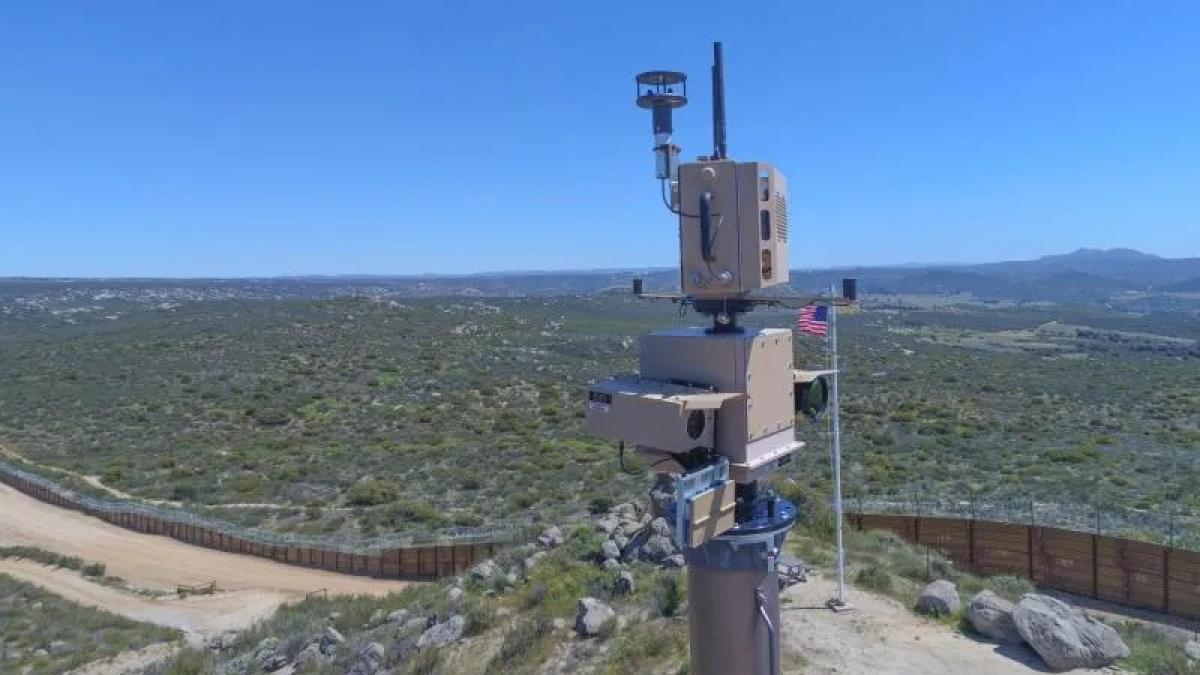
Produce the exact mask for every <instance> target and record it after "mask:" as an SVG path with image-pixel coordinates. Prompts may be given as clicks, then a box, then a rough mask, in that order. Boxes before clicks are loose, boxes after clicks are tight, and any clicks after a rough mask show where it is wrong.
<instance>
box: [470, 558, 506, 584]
mask: <svg viewBox="0 0 1200 675" xmlns="http://www.w3.org/2000/svg"><path fill="white" fill-rule="evenodd" d="M502 573H503V572H502V571H501V570H500V566H499V565H497V564H496V561H494V560H492V559H491V558H488V559H487V560H484V561H483V562H481V563H479V564H478V565H476V566H474V567H472V568H471V576H472V577H473V578H475V579H479V580H480V581H491V580H492V579H494V578H496V577H497V576H499V575H500V574H502Z"/></svg>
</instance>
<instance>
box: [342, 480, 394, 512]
mask: <svg viewBox="0 0 1200 675" xmlns="http://www.w3.org/2000/svg"><path fill="white" fill-rule="evenodd" d="M399 497H400V487H399V486H398V485H396V484H395V483H394V482H392V481H389V480H379V479H376V478H368V479H367V480H363V481H359V482H358V483H355V484H354V485H353V486H352V487H351V488H350V489H349V490H347V491H346V503H347V504H349V505H351V506H379V505H380V504H390V503H392V502H394V501H396V499H398V498H399Z"/></svg>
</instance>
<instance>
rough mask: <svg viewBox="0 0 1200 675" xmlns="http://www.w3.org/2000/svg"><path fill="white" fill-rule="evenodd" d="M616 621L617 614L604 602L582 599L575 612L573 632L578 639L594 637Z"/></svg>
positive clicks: (594, 599)
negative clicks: (578, 636) (576, 634)
mask: <svg viewBox="0 0 1200 675" xmlns="http://www.w3.org/2000/svg"><path fill="white" fill-rule="evenodd" d="M616 619H617V613H616V612H614V611H613V608H612V607H609V606H608V605H607V604H605V603H604V602H602V601H600V600H597V599H596V598H582V599H581V600H580V601H579V607H578V608H577V609H576V612H575V632H576V633H578V634H579V635H580V637H594V636H596V635H599V634H600V633H601V631H603V630H604V627H605V626H606V625H607V624H608V623H609V622H611V621H616Z"/></svg>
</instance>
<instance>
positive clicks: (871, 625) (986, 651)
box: [781, 575, 1110, 675]
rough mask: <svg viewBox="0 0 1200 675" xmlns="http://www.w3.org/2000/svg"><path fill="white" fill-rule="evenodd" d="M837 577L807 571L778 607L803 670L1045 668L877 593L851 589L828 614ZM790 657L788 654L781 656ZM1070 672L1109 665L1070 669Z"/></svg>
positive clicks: (938, 674) (923, 674)
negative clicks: (840, 608)
mask: <svg viewBox="0 0 1200 675" xmlns="http://www.w3.org/2000/svg"><path fill="white" fill-rule="evenodd" d="M836 593H837V584H836V580H829V579H825V578H823V577H820V576H817V575H810V576H809V580H808V582H807V583H803V584H797V585H795V586H792V587H791V588H789V589H787V590H786V591H785V592H784V594H783V598H787V599H789V600H790V601H788V600H783V604H782V605H781V610H782V612H781V613H782V622H783V631H784V638H783V640H784V648H785V650H786V651H787V652H790V653H792V654H796V655H799V656H800V657H802V658H803V660H804V663H805V666H804V669H803V671H793V672H803V673H805V675H814V674H817V673H843V674H852V675H856V674H858V673H872V674H873V675H963V674H967V675H1010V674H1012V673H1042V672H1048V671H1046V670H1045V668H1044V666H1043V665H1042V663H1041V660H1040V659H1039V658H1038V657H1037V655H1036V654H1034V653H1033V652H1032V651H1030V650H1029V649H1027V648H1024V647H998V646H997V645H994V644H990V643H986V642H979V641H976V640H973V639H971V638H968V637H966V636H964V635H962V634H960V633H958V632H956V631H954V630H952V629H951V628H950V627H949V626H946V625H944V624H941V623H938V622H935V621H930V620H927V619H923V618H921V617H919V616H917V615H915V614H913V613H912V612H911V611H909V610H908V609H907V608H905V607H904V606H902V605H901V604H900V603H898V602H896V601H895V600H892V599H891V598H886V597H882V596H876V595H869V594H867V593H860V592H855V591H854V590H853V589H851V591H850V593H849V600H850V604H851V605H852V607H853V609H852V610H851V611H847V612H836V613H835V612H832V611H830V610H828V609H826V608H825V601H826V600H828V599H829V598H831V597H834V596H835V595H836ZM784 662H785V663H786V662H787V659H786V658H785V659H784ZM1071 672H1073V673H1101V672H1110V671H1094V670H1075V671H1071Z"/></svg>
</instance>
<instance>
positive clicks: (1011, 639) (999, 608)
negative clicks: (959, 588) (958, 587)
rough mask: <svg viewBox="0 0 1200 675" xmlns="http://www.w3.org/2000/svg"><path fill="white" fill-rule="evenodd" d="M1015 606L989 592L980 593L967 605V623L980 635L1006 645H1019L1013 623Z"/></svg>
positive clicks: (1018, 638) (1017, 634) (1019, 640)
mask: <svg viewBox="0 0 1200 675" xmlns="http://www.w3.org/2000/svg"><path fill="white" fill-rule="evenodd" d="M1014 609H1015V606H1014V605H1013V604H1012V603H1011V602H1009V601H1007V600H1005V599H1004V598H1002V597H1000V596H998V595H996V594H995V593H993V592H991V591H980V592H979V593H977V594H975V597H973V598H971V602H969V603H967V621H968V622H970V624H971V627H972V628H974V629H975V631H976V632H977V633H979V634H980V635H982V636H984V637H986V638H988V639H990V640H992V641H994V642H1000V643H1006V644H1021V642H1022V640H1021V634H1020V633H1018V632H1017V624H1015V623H1013V610H1014Z"/></svg>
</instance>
